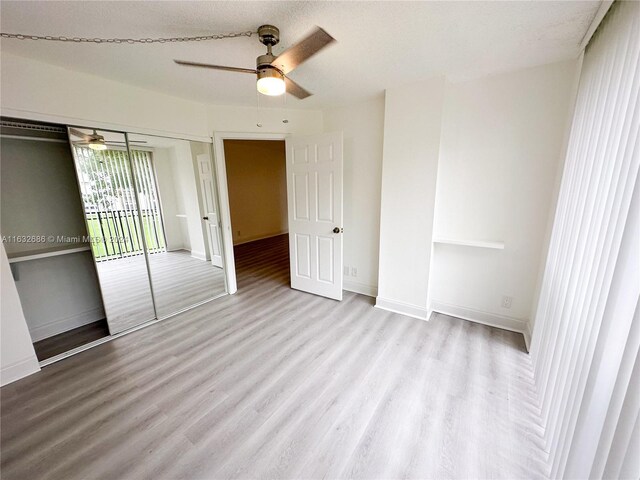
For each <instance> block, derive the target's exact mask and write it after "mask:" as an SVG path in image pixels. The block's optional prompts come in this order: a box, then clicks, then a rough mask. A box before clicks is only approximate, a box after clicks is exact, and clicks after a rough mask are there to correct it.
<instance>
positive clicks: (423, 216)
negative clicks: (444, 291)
mask: <svg viewBox="0 0 640 480" xmlns="http://www.w3.org/2000/svg"><path fill="white" fill-rule="evenodd" d="M444 85H445V82H444V78H433V79H430V80H427V81H424V82H418V83H414V84H411V85H405V86H402V87H397V88H392V89H387V91H386V94H385V114H384V115H385V116H384V147H383V157H382V158H383V160H382V194H381V198H382V204H381V207H380V265H379V269H380V270H379V277H378V297H377V300H376V306H378V307H380V308H385V309H389V310H394V311H399V312H401V313H405V314H407V315H412V316H415V317H418V318H424V319H426V318H427V293H428V280H429V264H430V260H431V237H432V230H433V212H434V202H435V195H436V177H437V171H438V155H439V151H440V129H441V124H442V108H443V102H444Z"/></svg>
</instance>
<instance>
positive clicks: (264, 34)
mask: <svg viewBox="0 0 640 480" xmlns="http://www.w3.org/2000/svg"><path fill="white" fill-rule="evenodd" d="M258 37H259V38H260V42H261V43H262V44H263V45H266V46H267V47H273V46H274V45H277V44H278V42H280V30H278V27H274V26H273V25H262V26H261V27H258Z"/></svg>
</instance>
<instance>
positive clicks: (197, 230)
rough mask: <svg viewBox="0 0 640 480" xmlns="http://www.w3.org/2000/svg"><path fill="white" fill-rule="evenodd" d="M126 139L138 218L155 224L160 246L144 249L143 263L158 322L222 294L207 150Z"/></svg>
mask: <svg viewBox="0 0 640 480" xmlns="http://www.w3.org/2000/svg"><path fill="white" fill-rule="evenodd" d="M128 138H129V148H130V153H131V160H132V162H133V165H134V169H135V172H134V173H135V175H136V177H138V178H140V179H141V185H140V187H139V191H140V194H139V199H140V208H141V210H142V212H143V218H158V219H159V220H158V221H156V222H155V224H154V226H155V229H154V230H153V231H154V234H157V239H158V241H159V242H160V241H161V245H160V244H158V248H149V250H148V251H149V255H148V263H149V272H150V277H151V285H152V289H153V295H154V300H155V306H156V311H157V314H158V317H159V318H162V317H165V316H167V315H171V314H173V313H176V312H179V311H181V310H184V309H187V308H189V307H192V306H194V305H198V304H200V303H203V302H206V301H208V300H211V299H212V298H215V297H217V296H220V295H222V294H224V293H225V292H226V287H225V272H224V270H223V260H222V258H223V256H222V250H221V245H222V239H221V237H220V228H219V219H218V206H217V203H218V202H217V192H216V189H215V184H216V183H215V178H214V175H213V168H212V164H213V162H212V158H211V148H210V144H208V143H203V142H193V141H187V140H178V139H174V138H165V137H157V136H149V135H139V134H128ZM147 212H149V213H147ZM151 212H153V213H151ZM155 240H156V237H154V239H153V241H155ZM151 243H152V244H153V242H151ZM153 245H156V244H153Z"/></svg>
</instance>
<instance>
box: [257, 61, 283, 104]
mask: <svg viewBox="0 0 640 480" xmlns="http://www.w3.org/2000/svg"><path fill="white" fill-rule="evenodd" d="M257 86H258V92H260V93H261V94H263V95H268V96H270V97H277V96H278V95H282V94H284V93H285V92H286V90H287V89H286V85H285V83H284V75H283V74H282V73H281V72H279V71H278V70H277V69H275V68H264V69H261V70H258V83H257Z"/></svg>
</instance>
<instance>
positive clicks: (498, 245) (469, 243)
mask: <svg viewBox="0 0 640 480" xmlns="http://www.w3.org/2000/svg"><path fill="white" fill-rule="evenodd" d="M433 243H442V244H445V245H458V246H462V247H478V248H492V249H495V250H504V242H487V241H483V240H454V239H452V238H441V237H436V238H434V239H433Z"/></svg>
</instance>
